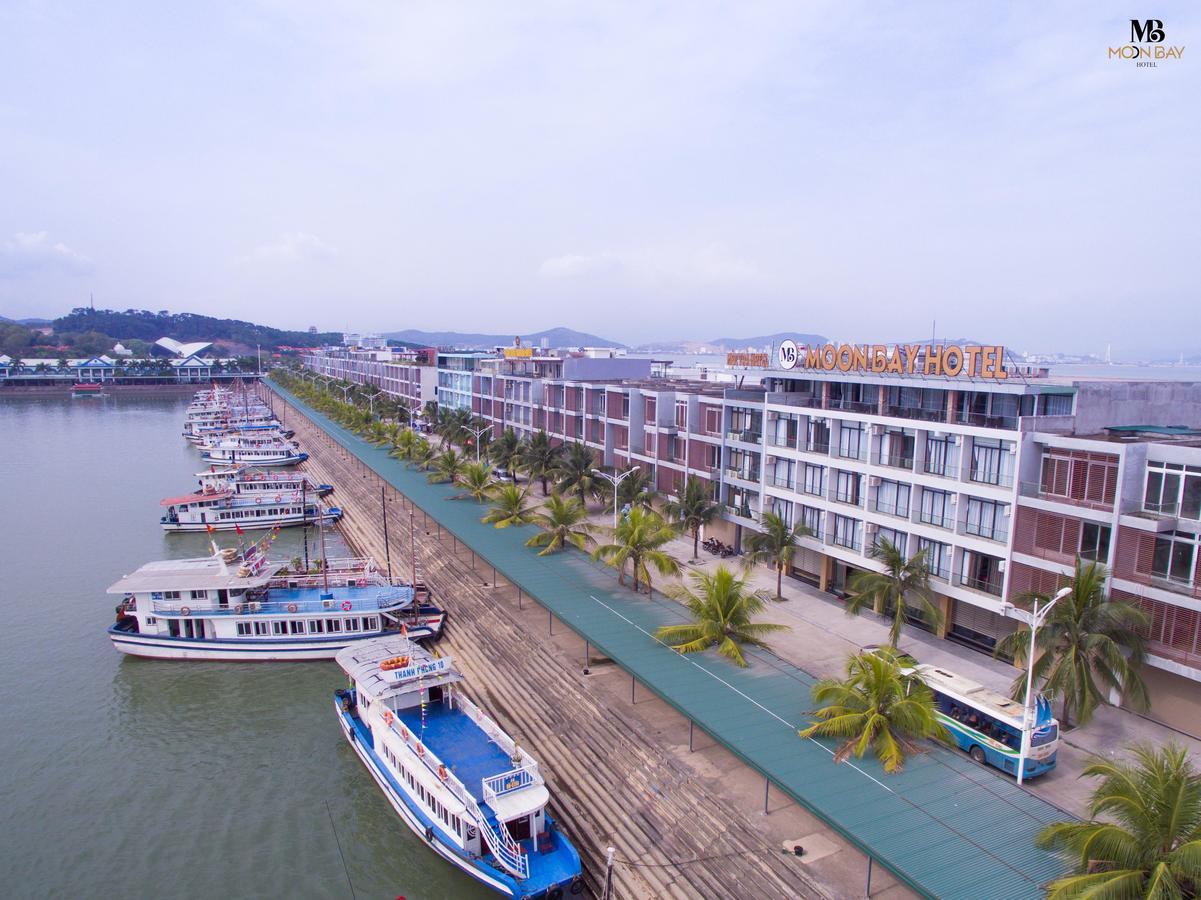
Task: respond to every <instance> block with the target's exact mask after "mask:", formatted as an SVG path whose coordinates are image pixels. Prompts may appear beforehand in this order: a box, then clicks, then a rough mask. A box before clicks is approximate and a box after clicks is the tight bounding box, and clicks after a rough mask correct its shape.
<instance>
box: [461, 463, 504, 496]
mask: <svg viewBox="0 0 1201 900" xmlns="http://www.w3.org/2000/svg"><path fill="white" fill-rule="evenodd" d="M458 484H459V487H461V488H462V489H463V493H461V494H457V495H456V497H455V499H456V500H457V499H459V498H462V497H470V498H471V499H472V500H474V501H475V502H476V503H483V502H484V500H486V499H487V498H488V497H490V496H491V495H492V490H493V488H495V487H496V482H494V481H493V480H492V470H491V469H490V468H488V464H487V463H475V462H469V463H467V464H466V465H464V466H463V470H462V471H461V472H459V478H458Z"/></svg>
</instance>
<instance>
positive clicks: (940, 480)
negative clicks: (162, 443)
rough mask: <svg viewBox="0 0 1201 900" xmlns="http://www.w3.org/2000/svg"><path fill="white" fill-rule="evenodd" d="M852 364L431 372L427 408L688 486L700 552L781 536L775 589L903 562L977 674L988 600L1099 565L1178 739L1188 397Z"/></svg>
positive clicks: (1184, 648) (997, 357) (1196, 608)
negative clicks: (712, 509) (766, 528)
mask: <svg viewBox="0 0 1201 900" xmlns="http://www.w3.org/2000/svg"><path fill="white" fill-rule="evenodd" d="M820 349H821V348H819V351H820ZM854 349H855V350H857V351H859V354H858V356H856V355H854V354H853V353H852V352H846V353H842V348H833V352H832V354H831V353H830V351H829V348H826V355H825V357H824V359H823V358H822V354H821V352H819V353H818V354H816V355H814V354H812V353H810V354H806V352H805V350H804V349H803V348H801V349H800V350H799V352H798V348H795V347H794V348H791V351H790V352H787V353H784V352H780V353H777V354H776V356H775V357H772V358H769V357H767V356H766V355H764V356H762V357H756V356H754V355H751V357H750V358H748V357H747V356H732V358H731V361H732V362H735V363H741V364H744V365H743V366H742V367H739V368H731V369H729V370H727V372H726V373H724V375H725V377H726V378H728V379H729V380H727V381H721V382H705V381H694V380H680V379H673V378H670V377H667V373H666V372H665V371H663V368H662V367H661V366H656V365H655V364H653V363H652V362H651V361H650V360H646V359H633V358H619V359H590V358H585V357H581V356H578V355H574V356H573V355H557V354H551V353H547V352H546V351H532V352H531V351H529V350H525V349H521V348H506V349H505V350H503V351H502V352H501V354H499V355H498V354H497V353H445V354H444V353H439V354H438V366H439V369H438V399H439V402H440V403H445V405H453V406H458V407H461V408H470V409H471V410H472V411H473V412H474V413H475V414H476V415H478V416H479V417H481V418H482V419H484V420H485V421H488V422H491V423H492V424H493V425H494V430H495V433H496V434H499V433H500V432H501V431H502V430H503V429H504V428H513V429H514V430H515V431H516V432H518V433H519V434H529V433H532V432H535V431H538V430H539V429H542V430H545V431H546V432H548V433H549V434H550V435H551V436H552V437H554V438H556V439H558V440H561V441H580V442H582V443H584V444H585V445H587V446H588V447H590V448H592V449H593V451H594V452H595V453H596V456H597V459H598V461H599V462H603V463H605V464H608V465H613V466H617V467H621V468H624V467H627V466H630V465H638V466H641V467H642V468H644V469H646V470H647V471H649V472H651V473H652V474H653V475H654V478H655V484H656V485H657V487H658V489H659V490H660V491H661V492H663V493H664V494H668V495H672V494H675V493H677V492H678V491H679V489H680V487H681V486H682V484H683V483H684V479H685V478H686V477H688V476H690V475H695V476H697V477H699V478H701V479H702V480H703V481H705V482H706V483H707V484H708V485H709V486H710V491H711V493H712V496H714V497H715V498H717V499H719V500H720V501H721V502H722V503H723V504H724V507H725V510H724V513H723V516H722V521H721V522H719V523H716V524H715V525H713V526H710V528H709V530H708V532H709V534H714V535H717V536H718V537H720V538H721V539H722V540H724V541H725V542H727V543H731V544H733V545H734V546H736V547H740V546H741V544H742V542H743V538H744V535H745V533H746V530H747V529H755V528H757V527H758V525H759V520H760V517H761V516H762V514H763V513H764V512H774V513H776V514H778V515H780V516H781V517H783V518H784V520H785V521H786V522H789V523H790V524H793V523H803V524H804V525H805V526H806V527H807V528H808V529H809V531H810V532H811V536H809V537H805V538H803V539H802V541H801V549H800V551H799V552H798V553H797V555H796V557H795V559H794V561H793V570H792V572H791V575H792V576H794V577H796V578H798V579H800V580H803V581H806V582H809V583H811V584H813V585H814V586H816V587H818V588H819V589H821V590H824V591H830V592H832V593H833V594H835V595H839V596H841V595H843V594H844V593H845V592H846V591H847V589H848V585H849V583H850V581H851V579H852V578H853V576H854V574H855V573H856V572H857V571H861V570H865V569H872V568H878V564H877V563H876V562H875V561H874V560H873V559H871V557H870V550H871V548H872V546H873V545H874V544H875V543H876V542H877V541H879V540H881V539H883V538H887V539H888V540H890V541H891V542H893V543H894V544H896V545H897V546H898V547H900V548H902V549H903V550H904V551H905V552H906V553H908V554H913V553H916V552H917V551H918V550H921V549H924V550H925V551H926V559H927V562H928V564H929V566H930V570H931V574H932V581H931V583H932V587H933V592H934V596H935V600H936V603H937V604H938V605H939V607H940V608H941V610H942V612H943V614H944V615H943V623H942V625H941V627H940V629H939V636H940V637H943V638H946V639H948V640H952V641H955V642H958V643H961V644H964V645H967V646H970V647H974V648H976V649H979V650H981V651H984V652H991V651H992V649H993V647H994V646H995V645H996V642H997V640H998V639H999V638H1000V637H1002V636H1003V635H1005V634H1007V633H1009V632H1010V631H1012V630H1014V629H1015V628H1016V627H1017V623H1016V621H1015V620H1014V619H1011V618H1007V617H1005V616H1004V615H1002V614H1001V612H1002V610H1001V604H1002V600H1004V599H1008V600H1014V599H1016V598H1018V597H1019V596H1021V595H1022V594H1023V593H1025V592H1028V591H1031V590H1037V591H1040V592H1046V593H1050V592H1053V591H1054V590H1055V589H1057V588H1058V586H1059V585H1060V583H1061V582H1062V579H1063V578H1064V577H1066V576H1068V575H1070V574H1071V572H1072V568H1073V566H1074V564H1075V560H1076V559H1077V557H1079V558H1082V559H1084V560H1086V561H1087V560H1095V561H1097V562H1099V563H1103V564H1104V565H1105V566H1106V569H1107V572H1108V577H1109V586H1110V590H1111V592H1112V594H1113V595H1114V596H1115V597H1122V598H1125V599H1129V600H1131V601H1132V602H1136V603H1138V604H1139V605H1140V606H1142V607H1143V608H1144V609H1145V610H1146V611H1147V612H1148V614H1149V616H1150V619H1151V625H1150V628H1149V629H1148V632H1147V635H1146V636H1147V640H1148V651H1149V654H1150V658H1149V665H1148V666H1147V667H1146V668H1145V669H1144V679H1145V680H1146V681H1147V683H1148V686H1149V688H1150V690H1151V694H1152V701H1153V708H1152V711H1151V713H1150V715H1151V716H1152V717H1153V718H1156V719H1159V720H1161V721H1164V722H1166V723H1168V724H1171V725H1174V726H1176V727H1180V728H1182V729H1184V730H1187V731H1190V732H1192V733H1194V734H1196V733H1198V731H1199V730H1201V729H1199V727H1198V725H1197V722H1198V721H1201V716H1198V710H1199V709H1201V702H1199V701H1201V683H1199V682H1201V552H1199V551H1198V544H1201V384H1196V383H1187V382H1173V381H1135V380H1118V379H1108V378H1107V379H1101V378H1068V377H1057V376H1052V375H1050V374H1048V372H1047V371H1046V370H1044V369H1035V368H1024V367H1020V366H1015V365H1013V364H1012V363H1009V364H1006V363H1005V361H1004V355H1003V352H1002V351H1001V349H1000V348H987V351H985V350H977V349H975V348H952V350H951V356H950V357H949V359H950V360H951V361H953V363H956V364H949V365H946V366H944V365H942V360H941V356H942V354H943V353H944V352H945V348H942V347H941V346H922V347H918V346H914V347H910V348H908V350H907V354H906V353H905V352H903V351H902V350H901V349H896V350H895V351H894V350H893V348H870V347H863V348H854ZM876 351H879V352H876ZM993 351H995V352H993ZM536 353H537V354H538V355H535V354H536ZM894 353H895V354H899V355H897V356H895V357H894V356H893V355H892V354H894ZM989 353H992V355H991V356H990V355H989ZM506 354H507V355H506ZM840 354H841V355H840ZM881 354H883V355H881ZM906 355H909V356H911V357H912V359H911V360H909V359H906V358H905V357H906ZM889 360H892V364H890V363H889ZM968 360H970V362H971V364H970V366H969V365H968V364H967V362H968ZM748 362H749V363H751V365H750V366H746V365H745V364H746V363H748ZM827 363H829V365H827ZM844 363H845V369H844V368H841V367H840V366H841V365H842V364H844ZM873 369H874V371H873ZM952 372H953V373H954V374H951V373H952ZM444 398H445V399H444ZM914 625H915V626H917V627H922V623H921V622H920V621H917V620H915V621H914Z"/></svg>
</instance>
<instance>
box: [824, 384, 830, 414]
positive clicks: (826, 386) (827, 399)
mask: <svg viewBox="0 0 1201 900" xmlns="http://www.w3.org/2000/svg"><path fill="white" fill-rule="evenodd" d="M829 408H830V382H828V381H823V382H822V409H829Z"/></svg>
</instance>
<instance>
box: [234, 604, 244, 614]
mask: <svg viewBox="0 0 1201 900" xmlns="http://www.w3.org/2000/svg"><path fill="white" fill-rule="evenodd" d="M245 609H246V607H245V606H243V605H242V604H241V603H239V604H238V605H237V606H235V607H234V612H236V613H238V614H239V615H241V614H242V611H243V610H245Z"/></svg>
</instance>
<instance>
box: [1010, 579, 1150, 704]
mask: <svg viewBox="0 0 1201 900" xmlns="http://www.w3.org/2000/svg"><path fill="white" fill-rule="evenodd" d="M1070 587H1071V588H1072V593H1071V594H1069V595H1068V596H1067V597H1064V598H1063V599H1062V600H1060V601H1059V602H1058V603H1056V604H1055V608H1054V609H1052V610H1051V613H1050V615H1049V616H1048V617H1047V620H1046V621H1045V622H1044V623H1043V624H1042V625H1040V626H1039V629H1038V640H1037V642H1036V644H1037V646H1036V647H1035V650H1036V652H1038V653H1039V656H1038V659H1036V660H1035V661H1034V678H1035V680H1036V681H1037V682H1038V683H1040V684H1041V685H1042V691H1043V692H1044V693H1047V694H1050V695H1051V696H1052V697H1058V698H1060V699H1062V700H1063V714H1062V715H1061V716H1060V717H1059V723H1060V725H1062V726H1063V727H1064V728H1068V727H1070V726H1071V717H1072V714H1073V713H1078V714H1079V718H1080V724H1082V725H1083V724H1084V723H1086V722H1088V720H1089V719H1091V718H1092V715H1093V712H1094V711H1095V710H1096V708H1097V707H1098V706H1100V705H1101V704H1103V703H1107V702H1108V700H1107V699H1106V692H1107V690H1115V691H1118V692H1120V693H1121V694H1122V697H1123V699H1124V700H1125V701H1126V702H1128V703H1129V704H1130V705H1132V706H1134V707H1136V708H1138V709H1146V708H1147V706H1148V701H1147V688H1146V686H1145V685H1144V684H1143V680H1142V679H1141V678H1140V677H1139V674H1138V670H1139V667H1140V666H1141V665H1142V664H1143V660H1144V659H1145V657H1146V651H1145V649H1144V644H1143V637H1142V632H1143V630H1144V629H1145V628H1146V627H1147V626H1148V624H1149V623H1150V622H1149V619H1148V616H1147V614H1146V613H1145V612H1143V610H1141V609H1139V608H1138V607H1137V606H1134V605H1133V604H1131V603H1127V602H1126V601H1124V600H1113V599H1111V598H1109V597H1107V596H1106V594H1105V567H1104V566H1101V565H1098V564H1097V563H1095V562H1090V563H1088V564H1087V565H1085V564H1084V562H1083V561H1082V560H1080V559H1079V558H1077V560H1076V573H1075V575H1074V576H1073V577H1072V581H1071V584H1070ZM1035 597H1038V600H1039V603H1040V605H1042V604H1045V603H1049V602H1050V600H1049V598H1047V597H1041V596H1038V595H1034V594H1032V595H1027V596H1026V597H1025V598H1023V599H1025V600H1032V599H1034V598H1035ZM1029 646H1030V632H1029V631H1028V630H1025V629H1023V630H1020V631H1015V632H1012V633H1011V634H1008V635H1006V636H1005V637H1004V638H1002V639H1001V640H1000V641H998V642H997V647H996V650H995V653H996V655H998V656H1000V655H1005V656H1010V657H1013V658H1014V659H1024V658H1025V656H1026V652H1027V649H1028V648H1029ZM1013 696H1014V697H1015V698H1016V699H1018V700H1021V699H1022V698H1023V697H1025V696H1026V677H1025V675H1022V676H1020V677H1018V678H1017V679H1015V680H1014V682H1013Z"/></svg>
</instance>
